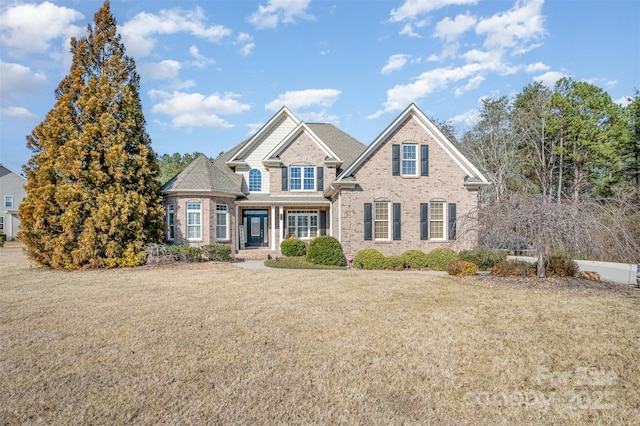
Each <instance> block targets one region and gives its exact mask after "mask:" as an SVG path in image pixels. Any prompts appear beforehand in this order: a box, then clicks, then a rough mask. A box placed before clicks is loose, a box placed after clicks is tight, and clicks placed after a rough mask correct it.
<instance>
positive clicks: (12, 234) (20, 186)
mask: <svg viewBox="0 0 640 426" xmlns="http://www.w3.org/2000/svg"><path fill="white" fill-rule="evenodd" d="M26 184H27V180H26V179H25V178H24V177H22V176H20V175H19V174H18V173H16V172H14V171H13V170H11V169H8V168H7V167H5V166H3V165H2V164H0V202H1V203H2V206H1V207H0V231H2V233H4V235H5V236H6V238H7V240H14V239H16V237H17V236H18V227H19V226H20V219H18V207H20V203H22V199H23V198H24V197H25V195H26V194H27V191H26V190H25V189H24V187H25V185H26Z"/></svg>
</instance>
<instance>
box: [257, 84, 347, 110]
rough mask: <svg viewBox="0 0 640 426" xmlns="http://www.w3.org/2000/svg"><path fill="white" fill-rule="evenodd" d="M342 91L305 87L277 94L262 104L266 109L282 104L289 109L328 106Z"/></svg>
mask: <svg viewBox="0 0 640 426" xmlns="http://www.w3.org/2000/svg"><path fill="white" fill-rule="evenodd" d="M341 93H342V92H340V90H336V89H307V90H297V91H289V92H285V93H284V94H282V95H280V96H278V99H275V100H273V101H271V102H269V103H268V104H266V105H265V106H264V109H266V110H267V111H277V110H279V109H280V108H282V107H283V106H286V107H287V108H289V109H292V110H297V109H302V108H308V107H311V106H316V105H319V106H323V107H328V106H331V105H333V103H334V102H335V101H336V100H337V99H338V97H339V96H340V94H341Z"/></svg>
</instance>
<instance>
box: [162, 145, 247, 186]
mask: <svg viewBox="0 0 640 426" xmlns="http://www.w3.org/2000/svg"><path fill="white" fill-rule="evenodd" d="M181 191H184V192H222V193H228V194H231V195H243V193H242V176H241V175H238V174H235V173H234V172H233V171H232V170H231V169H230V168H229V167H227V165H226V164H224V160H221V159H216V160H215V161H213V162H212V161H211V160H209V159H208V158H207V157H206V156H204V155H200V156H198V157H197V158H196V159H195V160H193V161H192V162H191V163H190V164H189V165H188V166H187V167H186V168H185V169H184V170H183V171H181V172H180V173H178V174H177V175H175V176H174V177H173V178H172V179H171V180H169V181H168V182H167V183H165V184H164V185H163V186H162V192H181Z"/></svg>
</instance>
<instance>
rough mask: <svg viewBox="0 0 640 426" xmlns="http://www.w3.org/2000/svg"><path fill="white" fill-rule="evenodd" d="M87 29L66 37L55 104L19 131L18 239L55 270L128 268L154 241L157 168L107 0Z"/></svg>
mask: <svg viewBox="0 0 640 426" xmlns="http://www.w3.org/2000/svg"><path fill="white" fill-rule="evenodd" d="M87 32H88V35H87V36H86V37H82V38H80V39H75V38H73V39H72V40H71V53H72V54H73V62H72V64H71V69H70V72H69V74H68V75H67V76H66V77H65V78H64V79H63V80H62V81H61V82H60V84H59V86H58V88H57V89H56V93H55V95H56V103H55V106H54V107H53V109H52V110H51V111H49V113H48V114H47V116H46V118H45V119H44V121H43V122H42V123H40V124H39V125H38V126H37V127H36V128H35V129H34V130H33V131H32V133H31V135H29V136H27V146H28V147H29V148H30V149H31V151H32V152H33V156H32V157H31V159H30V160H29V162H28V164H27V165H26V166H25V168H24V169H25V172H26V175H27V186H26V189H27V195H26V197H25V199H24V201H23V202H22V205H21V206H20V212H19V214H20V219H21V232H20V239H21V240H22V242H23V243H24V244H25V245H26V251H27V253H28V255H29V256H30V257H31V258H32V259H33V260H34V261H36V262H37V263H40V264H42V265H47V266H51V267H54V268H68V269H76V268H86V267H112V266H133V265H137V264H140V263H141V262H142V261H143V255H144V246H145V245H146V244H147V243H149V242H156V241H160V240H161V239H162V234H163V210H162V206H161V203H160V192H159V184H158V183H157V181H156V178H157V176H158V165H157V160H156V156H155V153H154V152H153V150H152V148H151V140H150V138H149V135H148V134H147V132H146V129H145V119H144V116H143V114H142V107H141V104H140V97H139V87H140V79H139V76H138V74H137V72H136V67H135V62H134V61H133V59H132V58H130V57H128V56H126V55H125V47H124V45H123V44H122V43H121V42H120V36H119V35H118V34H117V32H116V21H115V19H114V17H113V16H112V15H111V12H110V8H109V2H108V1H105V3H104V5H103V6H102V8H101V9H100V10H99V11H98V12H97V13H96V15H95V23H94V26H93V27H92V26H91V25H89V26H88V29H87Z"/></svg>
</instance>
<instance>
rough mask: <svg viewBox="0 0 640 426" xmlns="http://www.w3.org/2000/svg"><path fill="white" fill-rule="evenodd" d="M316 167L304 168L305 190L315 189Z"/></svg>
mask: <svg viewBox="0 0 640 426" xmlns="http://www.w3.org/2000/svg"><path fill="white" fill-rule="evenodd" d="M315 171H316V169H315V167H305V168H304V189H305V191H313V190H314V189H315V183H316V179H315Z"/></svg>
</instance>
